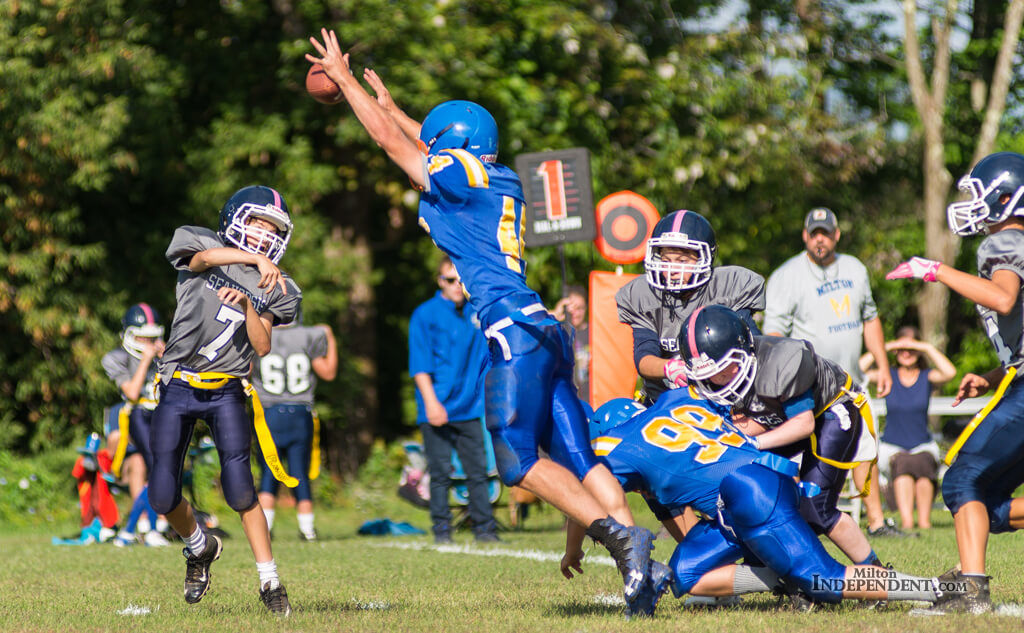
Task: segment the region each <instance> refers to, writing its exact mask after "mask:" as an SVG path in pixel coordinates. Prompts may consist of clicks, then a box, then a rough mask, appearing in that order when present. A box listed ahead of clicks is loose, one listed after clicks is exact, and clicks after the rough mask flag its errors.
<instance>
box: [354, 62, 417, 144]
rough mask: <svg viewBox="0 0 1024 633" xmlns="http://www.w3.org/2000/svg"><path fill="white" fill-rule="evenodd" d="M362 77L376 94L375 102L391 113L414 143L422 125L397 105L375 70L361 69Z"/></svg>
mask: <svg viewBox="0 0 1024 633" xmlns="http://www.w3.org/2000/svg"><path fill="white" fill-rule="evenodd" d="M363 79H364V80H366V83H368V84H370V87H371V88H373V92H374V94H376V95H377V103H379V104H380V106H381V107H382V108H384V110H385V111H386V112H387V113H388V114H390V115H391V118H392V119H394V120H395V122H396V123H398V127H400V128H402V131H403V132H405V135H406V136H408V137H409V139H410V140H412V141H413V142H414V143H415V142H416V141H417V140H418V139H419V138H420V127H422V126H421V125H420V122H419V121H417V120H416V119H414V118H412V117H411V116H409V115H408V114H406V113H405V111H404V110H402V109H401V108H399V107H398V104H396V103H395V100H394V98H392V96H391V91H390V90H388V88H387V86H385V85H384V81H383V80H382V79H381V78H380V76H379V75H378V74H377V73H376V71H374V70H373V69H372V68H365V69H363Z"/></svg>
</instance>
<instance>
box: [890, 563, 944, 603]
mask: <svg viewBox="0 0 1024 633" xmlns="http://www.w3.org/2000/svg"><path fill="white" fill-rule="evenodd" d="M888 572H889V577H888V579H887V580H888V591H887V592H886V593H887V595H888V599H889V600H921V601H924V602H935V600H936V599H937V598H938V597H939V595H940V594H939V583H938V581H937V580H936V579H935V578H922V577H921V576H911V575H910V574H904V573H903V572H899V571H895V570H888Z"/></svg>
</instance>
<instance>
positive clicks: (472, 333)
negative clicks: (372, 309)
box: [409, 255, 499, 543]
mask: <svg viewBox="0 0 1024 633" xmlns="http://www.w3.org/2000/svg"><path fill="white" fill-rule="evenodd" d="M437 285H438V286H439V287H440V290H438V291H437V292H436V293H435V294H434V296H433V297H432V298H430V299H428V300H427V301H425V302H423V303H422V304H420V305H419V307H417V308H416V310H414V311H413V313H412V319H411V320H410V321H409V374H410V375H411V376H412V379H413V382H414V383H416V423H417V424H419V425H420V430H421V431H422V433H423V449H424V452H425V453H426V458H427V472H428V473H430V521H431V524H432V529H433V532H434V541H435V542H437V543H451V542H452V535H451V521H452V513H451V508H450V507H449V504H448V493H449V490H450V489H451V487H452V478H451V475H452V449H454V450H455V451H457V452H458V454H459V460H460V461H461V462H462V467H463V469H464V470H465V471H466V488H467V490H468V492H469V518H470V520H471V521H472V522H473V533H474V534H475V535H476V540H477V541H478V542H483V543H493V542H496V541H498V540H499V539H498V535H497V534H496V529H497V524H496V522H495V520H494V511H493V510H492V508H491V501H490V498H489V496H488V491H487V453H486V448H485V445H484V425H483V422H482V420H483V416H484V397H483V396H484V390H483V376H484V371H485V370H486V369H487V340H486V339H485V338H484V335H483V333H482V332H481V331H480V320H479V318H478V317H477V314H476V311H475V310H473V308H472V306H470V305H469V304H468V303H467V302H466V294H465V292H464V291H463V289H462V283H461V280H460V279H459V273H458V272H457V271H456V270H455V266H454V265H452V260H451V259H450V258H449V257H448V256H447V255H446V256H445V257H444V258H443V259H442V260H441V264H440V265H439V266H438V268H437Z"/></svg>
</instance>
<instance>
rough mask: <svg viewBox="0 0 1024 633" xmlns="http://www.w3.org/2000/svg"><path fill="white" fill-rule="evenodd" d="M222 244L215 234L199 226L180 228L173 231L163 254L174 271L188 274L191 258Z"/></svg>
mask: <svg viewBox="0 0 1024 633" xmlns="http://www.w3.org/2000/svg"><path fill="white" fill-rule="evenodd" d="M221 246H224V243H223V242H222V241H220V238H218V237H217V234H216V233H214V232H213V231H211V230H210V229H206V228H203V227H199V226H182V227H179V228H178V229H177V230H176V231H174V237H172V238H171V243H170V245H168V247H167V252H166V253H165V255H166V257H167V261H169V262H171V266H174V268H175V269H176V270H180V271H185V272H188V270H189V268H188V264H189V262H190V261H191V260H192V256H193V255H195V254H196V253H199V252H201V251H205V250H208V249H211V248H220V247H221Z"/></svg>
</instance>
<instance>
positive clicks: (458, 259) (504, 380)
mask: <svg viewBox="0 0 1024 633" xmlns="http://www.w3.org/2000/svg"><path fill="white" fill-rule="evenodd" d="M321 36H322V38H323V43H322V44H321V43H320V42H319V41H317V39H316V38H312V37H311V38H310V42H311V43H312V45H313V47H314V48H315V49H316V51H317V53H319V55H320V56H319V57H317V56H316V55H312V54H307V55H306V59H307V60H308V61H309V62H311V63H316V64H321V65H322V66H323V68H324V71H325V72H326V73H327V75H328V76H329V77H330V78H331V79H332V80H333V81H334V82H335V83H336V84H338V86H339V87H340V88H341V92H342V94H343V95H344V97H345V99H346V100H347V101H348V103H349V105H350V106H351V107H352V111H353V112H354V113H355V115H356V117H357V118H358V119H359V121H360V123H362V125H363V127H364V128H365V129H366V131H367V132H368V133H369V135H370V137H371V138H372V139H373V140H374V141H375V142H376V143H377V144H378V145H379V146H381V147H382V148H383V149H384V151H385V152H386V153H387V155H388V157H389V158H391V160H392V161H393V162H394V163H395V164H396V165H398V166H399V167H400V168H401V169H402V171H404V172H405V174H406V175H407V176H408V177H409V179H410V180H411V181H412V183H413V184H414V185H415V186H416V187H417V188H418V189H419V190H420V191H421V195H420V205H419V222H420V225H421V226H423V228H424V229H426V230H427V232H428V233H429V234H430V237H431V238H432V239H433V240H434V243H435V244H437V246H438V247H439V248H440V249H441V250H442V251H444V252H445V253H447V254H448V256H449V257H451V260H452V263H453V264H454V265H455V267H456V269H457V270H458V271H459V275H460V276H461V278H462V283H463V286H464V288H465V291H466V294H467V295H468V297H469V301H470V303H471V304H472V305H473V307H474V308H475V309H476V311H477V314H479V316H480V322H481V329H483V330H484V334H485V335H486V336H487V338H488V339H489V348H490V355H491V368H490V370H489V371H488V372H487V374H486V377H485V379H484V392H485V396H484V397H485V403H486V404H485V409H486V418H487V427H488V430H489V431H490V433H491V436H492V439H493V440H494V452H495V457H496V460H497V464H498V471H499V473H500V475H501V479H502V481H503V482H504V483H505V484H506V485H510V486H511V485H519V486H522V487H523V488H525V489H527V490H529V491H530V492H532V493H534V494H536V495H537V496H538V497H540V498H542V499H544V500H546V501H548V502H549V503H551V504H552V505H553V506H555V507H556V508H558V509H559V510H561V511H562V512H564V513H566V514H567V515H569V516H570V517H571V518H572V519H573V521H575V522H577V523H579V524H580V525H582V526H586V531H587V534H589V535H591V536H592V537H594V538H595V539H596V540H598V541H599V542H601V543H602V544H603V545H604V546H605V547H607V548H608V550H609V552H610V553H611V555H612V557H613V558H614V559H615V562H616V563H617V566H618V569H619V571H620V573H621V574H622V576H623V580H624V582H625V592H624V593H625V597H626V603H627V613H629V612H630V611H631V609H632V605H634V604H636V603H637V601H638V599H639V598H640V597H641V594H644V593H645V592H649V591H650V585H649V583H648V582H647V579H648V577H649V575H650V569H649V568H650V552H651V549H652V547H653V545H652V542H653V535H652V534H651V533H650V531H649V530H646V529H644V528H640V527H636V526H633V516H632V514H631V513H630V510H629V506H628V505H627V503H626V498H625V494H624V493H623V491H622V488H621V487H620V486H619V485H618V483H617V482H616V480H615V478H614V477H612V475H611V473H609V472H608V469H607V468H605V467H604V466H602V465H601V464H600V463H599V462H598V461H597V459H596V457H595V456H594V453H593V451H592V450H591V448H590V443H589V438H588V435H587V418H586V415H585V414H584V411H583V408H582V406H581V404H580V401H579V399H578V398H577V397H576V390H575V387H574V386H573V382H572V377H573V350H572V340H571V335H570V334H569V333H567V332H566V331H565V330H564V329H563V328H562V327H561V325H560V323H559V322H558V320H557V319H555V318H554V316H552V315H551V314H550V313H549V312H548V311H547V310H546V309H545V308H544V306H543V304H542V303H541V300H540V297H539V296H538V295H537V293H536V292H534V291H533V290H531V289H530V288H529V287H528V286H527V285H526V262H525V261H524V259H523V240H522V231H523V213H524V207H525V203H524V196H523V189H522V183H521V182H520V180H519V177H518V176H517V175H516V173H515V172H514V171H512V170H511V169H509V168H508V167H506V166H504V165H500V164H498V163H497V162H495V161H496V158H497V152H498V128H497V124H496V123H495V121H494V118H493V117H492V116H491V115H490V113H489V112H487V110H485V109H484V108H483V107H481V106H479V105H477V104H475V103H471V102H468V101H448V102H445V103H442V104H440V105H438V106H436V107H435V108H434V109H433V110H431V111H430V113H429V114H428V115H427V117H426V119H424V121H423V123H422V124H419V123H417V122H416V121H415V120H413V119H411V118H410V117H409V116H407V115H406V114H405V113H404V112H402V111H401V110H400V109H399V108H398V107H397V106H395V104H394V101H393V100H392V99H391V96H390V94H389V93H388V91H387V89H386V88H385V87H384V84H383V83H382V82H381V81H380V78H379V77H378V76H377V75H376V74H375V73H374V72H373V71H372V70H365V71H364V73H363V76H364V78H365V79H366V81H367V82H368V83H369V84H370V85H371V87H372V88H373V89H374V91H375V92H376V93H377V98H376V99H375V98H374V97H372V96H371V95H370V94H369V93H368V92H367V91H366V90H365V89H364V88H363V87H362V85H361V84H360V83H359V81H358V80H357V79H356V78H355V77H354V76H353V75H352V73H351V70H350V67H349V56H348V54H346V53H342V51H341V47H340V46H339V44H338V38H337V35H336V34H335V33H334V31H328V30H327V29H322V30H321ZM421 150H422V151H421ZM538 447H540V448H543V449H544V450H545V451H546V452H547V453H548V455H550V458H546V457H540V456H539V455H538Z"/></svg>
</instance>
